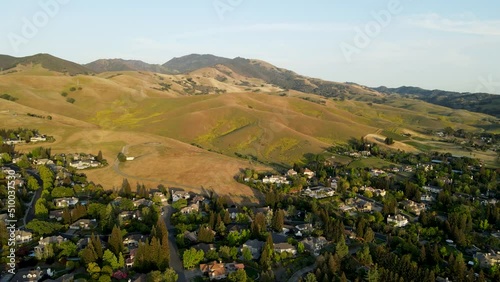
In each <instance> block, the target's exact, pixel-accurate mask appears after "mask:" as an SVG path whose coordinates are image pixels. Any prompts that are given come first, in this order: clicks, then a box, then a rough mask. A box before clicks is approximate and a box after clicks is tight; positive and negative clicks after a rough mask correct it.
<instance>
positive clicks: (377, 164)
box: [349, 158, 394, 168]
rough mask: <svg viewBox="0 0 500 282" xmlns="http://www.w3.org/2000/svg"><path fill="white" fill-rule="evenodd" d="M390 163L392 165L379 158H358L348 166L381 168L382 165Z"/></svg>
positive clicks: (387, 165) (385, 165)
mask: <svg viewBox="0 0 500 282" xmlns="http://www.w3.org/2000/svg"><path fill="white" fill-rule="evenodd" d="M391 165H394V164H393V163H391V162H388V161H385V160H382V159H379V158H366V159H359V160H355V161H353V162H351V163H350V164H349V167H350V168H365V167H373V168H382V167H389V166H391Z"/></svg>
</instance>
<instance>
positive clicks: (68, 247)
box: [57, 240, 78, 258]
mask: <svg viewBox="0 0 500 282" xmlns="http://www.w3.org/2000/svg"><path fill="white" fill-rule="evenodd" d="M57 247H58V249H59V250H60V252H59V257H60V258H61V257H72V256H75V255H76V254H77V253H78V247H77V246H76V245H75V243H73V242H71V241H69V240H68V241H64V242H62V243H61V244H59V245H58V246H57Z"/></svg>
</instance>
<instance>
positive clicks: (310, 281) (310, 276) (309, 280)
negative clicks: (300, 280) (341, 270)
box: [304, 273, 318, 282]
mask: <svg viewBox="0 0 500 282" xmlns="http://www.w3.org/2000/svg"><path fill="white" fill-rule="evenodd" d="M304 281H305V282H317V281H318V280H317V279H316V275H314V273H307V275H306V279H305V280H304Z"/></svg>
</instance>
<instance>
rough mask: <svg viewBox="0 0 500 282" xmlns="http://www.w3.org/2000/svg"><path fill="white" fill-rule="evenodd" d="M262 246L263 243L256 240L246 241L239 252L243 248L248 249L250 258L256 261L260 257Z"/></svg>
mask: <svg viewBox="0 0 500 282" xmlns="http://www.w3.org/2000/svg"><path fill="white" fill-rule="evenodd" d="M264 244H265V243H264V242H262V241H259V240H257V239H255V240H248V241H246V242H245V243H244V244H243V246H242V247H241V250H242V251H243V248H248V249H249V250H250V252H252V258H253V259H258V258H259V257H260V253H261V250H262V247H263V246H264Z"/></svg>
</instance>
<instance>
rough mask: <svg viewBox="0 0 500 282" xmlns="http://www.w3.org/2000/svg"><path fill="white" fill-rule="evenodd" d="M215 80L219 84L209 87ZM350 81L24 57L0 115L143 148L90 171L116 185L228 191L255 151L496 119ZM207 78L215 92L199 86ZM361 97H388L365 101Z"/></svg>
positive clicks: (70, 146) (98, 145) (62, 139)
mask: <svg viewBox="0 0 500 282" xmlns="http://www.w3.org/2000/svg"><path fill="white" fill-rule="evenodd" d="M305 79H307V78H305ZM307 80H308V79H307ZM308 81H309V80H308ZM308 83H311V84H312V83H314V79H312V80H310V81H309V82H308ZM339 86H342V85H341V84H339ZM207 89H208V90H207ZM214 89H218V90H219V92H218V93H219V94H213V93H212V92H210V91H216V90H214ZM345 89H346V90H345V91H351V90H352V91H354V92H352V93H350V94H349V95H351V96H356V95H358V96H357V99H355V100H339V99H336V98H325V97H320V96H318V95H314V94H307V93H302V92H298V91H293V90H292V91H285V90H283V89H280V88H278V87H275V86H272V85H269V84H266V83H265V82H263V81H262V80H259V79H255V78H248V77H245V76H242V75H240V74H237V73H235V72H231V70H230V69H229V68H227V67H225V66H221V65H218V66H216V67H213V68H204V69H200V70H197V71H193V72H191V73H189V74H184V75H165V74H155V73H150V72H133V71H128V72H110V73H101V74H98V75H76V76H70V75H64V74H61V73H57V72H52V71H47V70H45V69H43V68H41V67H40V66H39V65H34V66H33V65H31V66H30V65H28V66H18V67H17V68H16V69H15V70H14V71H12V70H10V71H8V72H5V71H4V72H2V73H0V93H9V94H10V95H12V96H14V97H16V98H17V99H18V100H17V101H15V102H10V101H5V100H0V106H1V112H0V126H1V127H8V128H13V127H35V128H38V129H40V130H41V131H42V132H43V133H46V134H49V135H53V136H55V138H56V140H57V141H56V142H55V143H53V144H51V146H52V147H53V149H54V152H71V151H73V150H82V151H88V152H93V153H97V151H98V150H102V151H103V153H104V154H105V156H106V158H108V160H109V161H111V162H112V161H113V159H114V158H115V157H116V155H117V153H118V152H120V150H122V149H123V148H124V147H125V148H127V149H129V150H130V154H133V155H140V156H141V157H140V158H138V159H137V160H136V161H134V162H130V163H126V164H124V165H121V166H119V167H118V169H114V168H113V167H112V166H110V167H108V168H105V169H102V170H95V171H90V172H89V176H90V177H91V179H93V180H95V181H96V182H102V183H104V184H105V185H106V186H107V187H113V186H118V185H119V184H120V183H121V180H122V178H123V177H125V176H126V177H127V178H130V179H131V180H132V181H133V180H134V179H135V180H137V181H140V182H147V183H151V184H153V183H156V182H157V183H156V184H158V183H166V184H167V183H170V184H172V185H178V186H182V185H184V186H185V187H191V188H192V189H194V188H195V187H201V186H202V185H203V186H204V187H210V186H212V187H214V188H216V187H221V189H223V190H224V191H232V190H231V189H234V191H240V190H241V191H245V190H242V189H243V186H241V185H239V184H238V183H236V182H235V181H234V180H233V179H232V177H233V176H234V174H236V173H237V172H238V170H239V169H242V168H245V167H247V166H251V165H254V164H250V163H248V159H250V158H251V157H255V158H257V159H258V160H260V161H263V162H266V163H274V164H282V165H291V164H293V163H294V162H300V161H301V160H303V157H304V154H306V153H320V152H323V151H324V150H325V149H326V148H328V147H330V146H332V145H334V144H337V143H344V142H347V141H348V140H349V139H351V138H356V139H358V138H360V137H362V136H367V135H368V137H370V138H371V137H373V138H374V140H375V139H381V138H383V137H384V134H381V132H382V131H384V130H386V131H387V130H388V131H392V132H399V133H402V132H413V133H415V134H418V136H419V137H420V138H429V139H430V138H431V137H430V136H427V135H426V134H425V131H426V130H428V129H432V130H439V129H442V128H444V127H447V126H451V127H453V128H455V129H458V128H464V129H466V130H471V131H481V130H482V129H483V128H489V129H491V128H495V126H497V125H495V123H492V121H491V119H492V117H491V116H487V115H483V114H478V113H471V112H467V111H456V110H451V109H448V108H444V107H440V106H435V105H432V104H428V103H425V102H422V101H417V100H411V99H404V98H401V99H391V96H388V95H385V96H383V95H382V94H380V93H378V92H375V91H373V90H370V89H366V88H364V87H361V86H356V85H354V86H349V87H346V88H345ZM349 89H351V90H349ZM205 90H207V91H208V92H209V93H210V94H208V95H201V92H203V91H205ZM221 90H223V92H220V91H221ZM257 90H258V91H257ZM63 92H65V93H67V94H65V96H63V95H61V94H62V93H63ZM364 97H367V100H369V101H373V97H375V98H376V99H379V100H380V99H382V98H383V99H385V100H386V101H385V102H384V103H376V102H363V101H362V100H363V99H364ZM381 97H382V98H381ZM69 98H72V99H74V101H73V103H70V102H68V99H69ZM368 98H369V99H368ZM26 113H35V114H39V115H44V116H47V115H51V116H52V117H53V119H52V120H51V121H49V120H43V119H36V118H32V117H28V116H27V115H26ZM369 134H378V135H369ZM373 138H372V139H373ZM379 141H380V140H379ZM155 144H157V145H155ZM158 144H159V145H158ZM398 144H399V143H398ZM412 144H414V143H411V142H402V143H401V144H399V145H400V146H399V147H401V149H405V150H409V151H414V150H416V149H418V148H415V147H414V146H412ZM20 149H21V150H23V148H22V147H20ZM27 149H29V148H26V150H27ZM209 151H211V152H209ZM236 154H238V155H239V156H240V158H237V157H236ZM149 168H151V169H149ZM259 169H269V168H266V167H259ZM231 187H232V188H231ZM196 189H198V188H196ZM221 191H222V190H221ZM231 193H232V192H231ZM243 194H248V195H250V194H252V193H251V191H246V192H244V193H243ZM240 196H241V195H240ZM240 196H238V197H240Z"/></svg>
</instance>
